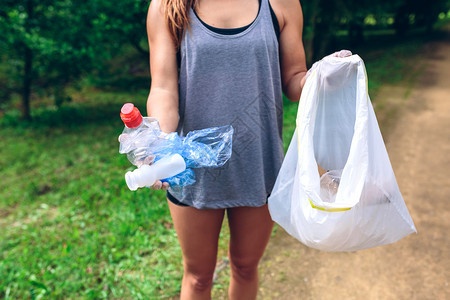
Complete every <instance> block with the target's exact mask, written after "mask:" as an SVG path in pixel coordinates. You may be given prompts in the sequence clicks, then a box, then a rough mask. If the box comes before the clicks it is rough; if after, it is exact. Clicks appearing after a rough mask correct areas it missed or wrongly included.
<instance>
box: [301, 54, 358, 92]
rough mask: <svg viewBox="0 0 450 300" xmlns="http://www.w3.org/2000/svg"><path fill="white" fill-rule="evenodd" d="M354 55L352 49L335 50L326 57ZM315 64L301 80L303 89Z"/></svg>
mask: <svg viewBox="0 0 450 300" xmlns="http://www.w3.org/2000/svg"><path fill="white" fill-rule="evenodd" d="M352 55H353V53H352V52H351V51H350V50H341V51H336V52H334V53H332V54H330V55H327V56H325V57H324V58H326V57H340V58H343V57H348V56H352ZM314 65H315V64H314ZM314 65H313V66H312V67H311V68H310V69H309V70H308V72H306V75H305V77H303V79H302V80H301V86H302V89H303V86H304V85H305V82H306V80H307V79H308V76H309V75H311V73H312V70H313V69H314Z"/></svg>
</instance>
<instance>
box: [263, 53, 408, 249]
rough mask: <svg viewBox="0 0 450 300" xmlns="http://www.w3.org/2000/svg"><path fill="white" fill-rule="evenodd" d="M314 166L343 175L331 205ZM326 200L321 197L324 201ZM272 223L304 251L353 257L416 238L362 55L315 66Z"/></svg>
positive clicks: (273, 199)
mask: <svg viewBox="0 0 450 300" xmlns="http://www.w3.org/2000/svg"><path fill="white" fill-rule="evenodd" d="M317 163H319V165H320V166H321V167H322V168H324V169H325V170H339V171H338V172H339V173H338V174H340V172H341V171H342V175H341V178H340V180H339V187H338V190H337V193H336V194H335V197H334V198H333V201H328V200H327V199H321V190H320V189H321V185H320V178H319V173H318V169H317ZM323 195H324V193H323V191H322V196H323ZM269 210H270V213H271V216H272V219H273V220H274V221H275V222H277V223H278V224H279V225H281V226H282V227H283V228H284V229H285V230H286V231H287V232H288V233H289V234H290V235H292V236H293V237H295V238H297V239H298V240H299V241H301V242H302V243H304V244H305V245H307V246H309V247H312V248H316V249H320V250H325V251H356V250H361V249H366V248H370V247H375V246H380V245H385V244H390V243H393V242H396V241H397V240H399V239H401V238H403V237H405V236H406V235H408V234H410V233H413V232H416V228H415V227H414V223H413V221H412V219H411V217H410V215H409V213H408V209H407V208H406V205H405V203H404V201H403V198H402V195H401V193H400V190H399V188H398V185H397V182H396V180H395V176H394V172H393V170H392V167H391V164H390V161H389V157H388V154H387V151H386V147H385V145H384V142H383V139H382V136H381V133H380V129H379V127H378V123H377V120H376V117H375V113H374V111H373V108H372V105H371V102H370V99H369V95H368V91H367V75H366V71H365V67H364V63H363V61H362V60H361V58H360V57H359V56H358V55H352V56H349V57H344V58H338V57H326V58H324V59H322V60H321V61H319V62H317V63H316V64H314V66H313V68H312V70H311V75H310V76H309V77H308V80H307V81H306V84H305V87H304V89H303V92H302V96H301V99H300V104H299V108H298V114H297V128H296V130H295V133H294V136H293V138H292V141H291V144H290V146H289V149H288V151H287V154H286V157H285V159H284V162H283V165H282V167H281V170H280V172H279V175H278V178H277V181H276V183H275V186H274V188H273V191H272V193H271V196H270V197H269Z"/></svg>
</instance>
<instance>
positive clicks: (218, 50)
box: [178, 0, 283, 209]
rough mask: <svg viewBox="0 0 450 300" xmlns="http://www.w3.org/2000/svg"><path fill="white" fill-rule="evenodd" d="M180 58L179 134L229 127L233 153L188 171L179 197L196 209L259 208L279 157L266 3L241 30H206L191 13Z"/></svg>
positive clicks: (279, 117)
mask: <svg viewBox="0 0 450 300" xmlns="http://www.w3.org/2000/svg"><path fill="white" fill-rule="evenodd" d="M190 18H191V26H190V30H186V33H185V35H184V37H183V40H182V44H181V49H180V55H181V64H180V75H179V84H180V97H179V114H180V122H179V126H178V132H179V133H180V134H181V135H185V134H187V133H188V132H189V131H192V130H198V129H204V128H208V127H216V126H223V125H232V126H233V128H234V136H233V151H232V156H231V158H230V160H229V161H228V162H227V163H226V164H225V165H224V166H223V167H219V168H202V169H195V170H194V171H195V176H196V183H195V184H194V185H191V186H187V187H185V188H184V190H183V197H182V198H181V199H178V200H179V201H180V202H182V203H184V204H187V205H189V206H194V207H196V208H200V209H203V208H228V207H236V206H261V205H264V204H265V203H266V202H267V197H268V195H269V194H270V192H271V190H272V187H273V185H274V183H275V179H276V177H277V174H278V171H279V169H280V167H281V163H282V160H283V142H282V126H283V99H282V91H281V75H280V63H279V52H278V41H277V37H276V34H275V31H274V28H273V23H272V17H271V14H270V9H269V2H268V0H262V2H261V7H260V9H259V12H258V16H257V17H256V19H255V20H254V21H253V23H252V24H251V25H250V26H249V27H248V28H247V29H245V30H244V31H243V32H240V33H238V34H233V35H224V34H219V33H216V32H214V31H212V30H210V29H208V28H207V27H206V26H205V25H204V24H202V22H201V21H200V20H199V18H198V17H197V16H196V14H195V13H194V11H193V10H192V9H191V11H190Z"/></svg>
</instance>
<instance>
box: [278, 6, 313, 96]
mask: <svg viewBox="0 0 450 300" xmlns="http://www.w3.org/2000/svg"><path fill="white" fill-rule="evenodd" d="M271 5H272V7H273V9H274V12H275V14H276V15H277V19H278V22H279V23H280V57H281V80H282V84H283V92H284V94H285V95H286V97H288V98H289V100H291V101H298V100H300V94H301V92H302V88H303V85H304V84H305V79H306V77H305V76H306V71H307V68H306V59H305V50H304V47H303V41H302V32H303V14H302V8H301V6H300V2H299V1H298V0H271Z"/></svg>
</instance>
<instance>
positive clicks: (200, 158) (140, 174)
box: [119, 103, 233, 194]
mask: <svg viewBox="0 0 450 300" xmlns="http://www.w3.org/2000/svg"><path fill="white" fill-rule="evenodd" d="M120 116H121V118H122V120H123V122H124V124H125V128H124V130H123V132H122V134H121V135H120V136H119V142H120V147H119V152H120V153H122V154H127V157H128V160H129V161H130V162H131V163H132V164H133V165H135V166H137V167H138V169H137V170H134V171H133V172H128V173H127V174H126V176H125V180H126V182H127V185H128V187H129V188H130V190H136V189H137V188H140V187H144V186H151V185H153V184H154V183H155V182H156V180H161V181H163V182H168V183H169V185H170V186H171V188H180V187H183V186H187V185H191V184H193V183H195V174H194V171H193V170H192V168H203V167H220V166H222V165H224V164H225V163H226V162H227V161H228V159H229V158H230V157H231V153H232V138H233V127H232V126H222V127H212V128H206V129H202V130H195V131H191V132H189V133H188V134H187V135H186V136H185V137H180V136H179V135H178V134H177V133H176V132H172V133H169V134H166V133H164V132H162V131H161V129H160V127H159V123H158V120H156V119H155V118H151V117H142V115H141V114H140V112H139V110H138V109H137V107H135V106H134V105H133V104H132V103H126V104H124V105H123V107H122V109H121V114H120ZM181 161H183V163H181ZM141 168H142V170H141ZM177 191H178V194H179V192H180V189H177Z"/></svg>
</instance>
